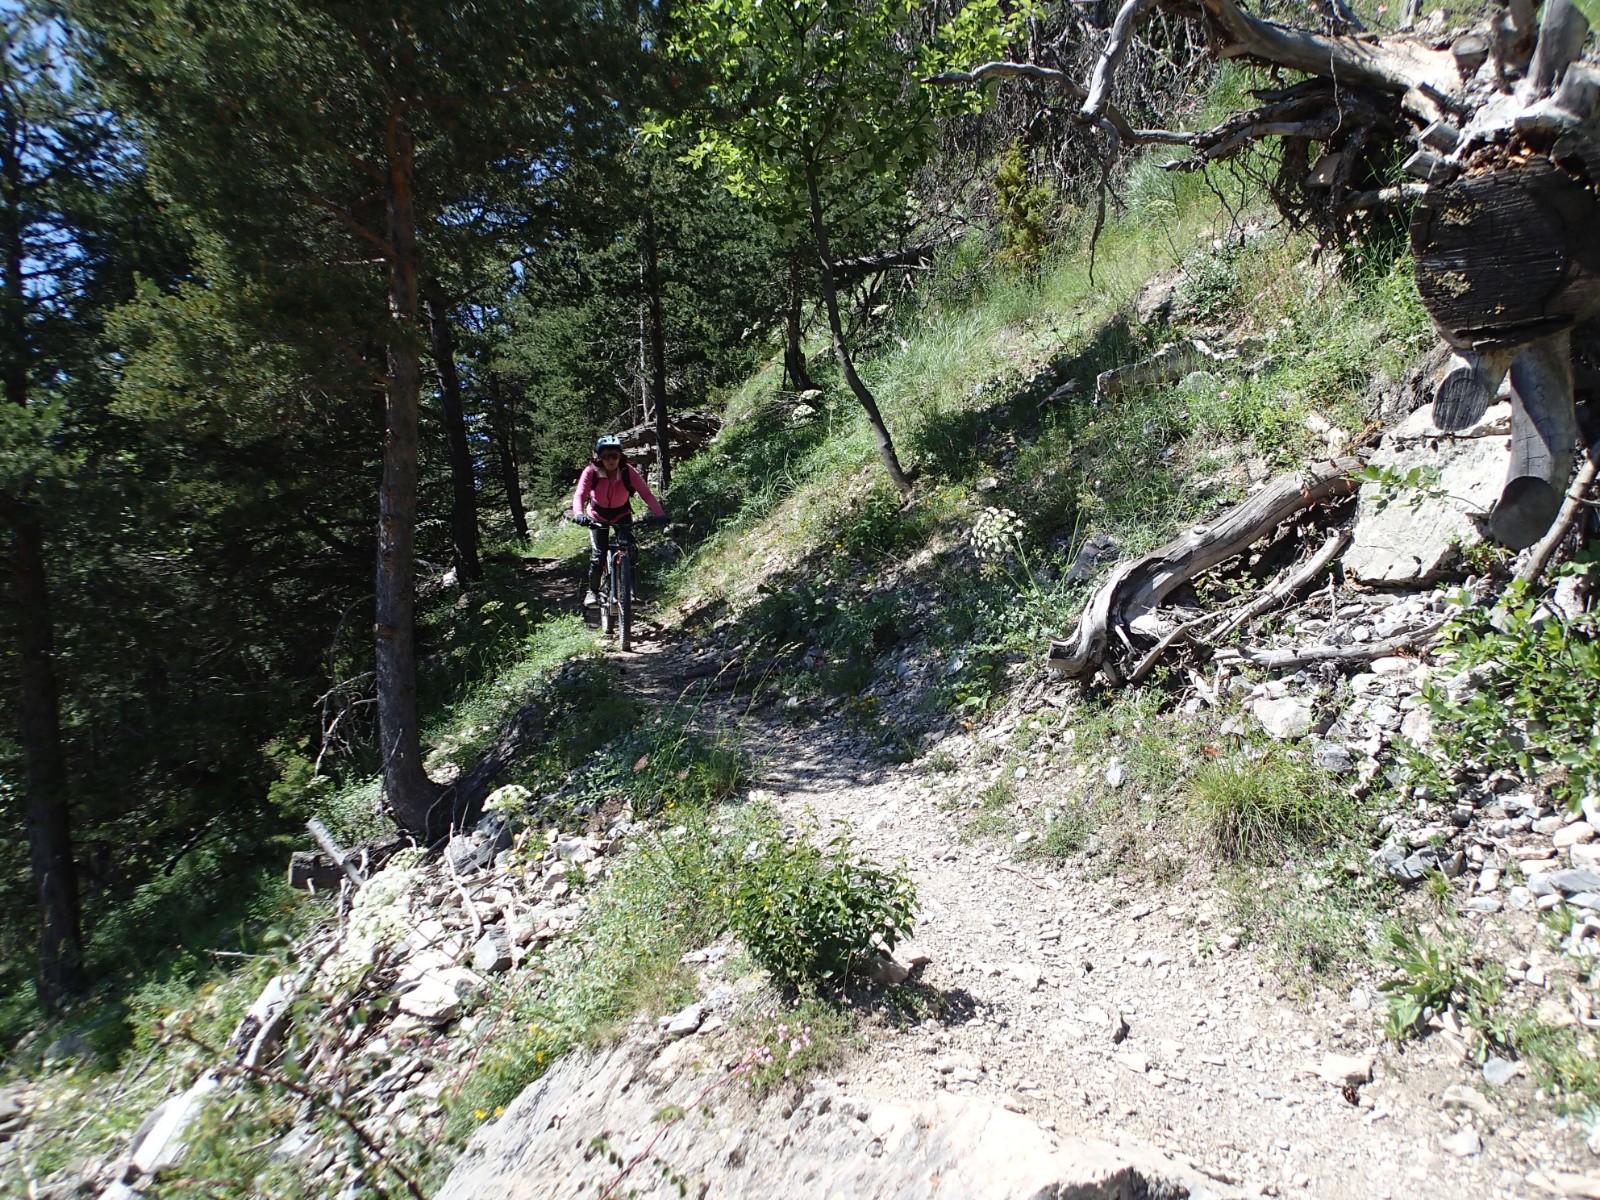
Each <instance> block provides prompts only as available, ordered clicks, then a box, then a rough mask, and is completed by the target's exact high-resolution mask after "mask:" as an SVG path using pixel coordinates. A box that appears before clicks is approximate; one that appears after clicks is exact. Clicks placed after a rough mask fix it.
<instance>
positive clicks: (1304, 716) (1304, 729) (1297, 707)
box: [1250, 696, 1311, 741]
mask: <svg viewBox="0 0 1600 1200" xmlns="http://www.w3.org/2000/svg"><path fill="white" fill-rule="evenodd" d="M1250 711H1251V712H1252V713H1253V714H1254V716H1255V719H1256V720H1257V721H1259V722H1261V727H1262V728H1263V729H1265V730H1266V731H1267V733H1268V734H1270V735H1271V736H1272V737H1275V738H1277V739H1278V740H1279V741H1293V740H1295V739H1296V738H1302V737H1304V736H1305V735H1306V734H1307V733H1309V732H1310V731H1311V705H1309V704H1308V703H1306V702H1305V701H1304V700H1297V699H1294V698H1293V697H1290V696H1285V697H1284V698H1283V699H1281V700H1270V699H1261V700H1257V701H1256V702H1255V703H1254V704H1252V705H1251V706H1250Z"/></svg>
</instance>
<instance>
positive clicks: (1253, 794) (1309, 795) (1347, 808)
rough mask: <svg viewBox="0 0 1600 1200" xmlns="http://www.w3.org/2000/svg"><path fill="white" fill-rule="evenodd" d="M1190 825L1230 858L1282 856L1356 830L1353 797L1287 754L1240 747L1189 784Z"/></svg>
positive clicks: (1187, 815)
mask: <svg viewBox="0 0 1600 1200" xmlns="http://www.w3.org/2000/svg"><path fill="white" fill-rule="evenodd" d="M1184 800H1185V810H1184V812H1185V823H1186V825H1187V826H1188V828H1189V830H1190V831H1191V832H1192V833H1193V834H1194V835H1195V837H1197V838H1198V839H1199V840H1200V841H1201V842H1202V843H1203V844H1204V845H1205V846H1206V847H1208V848H1209V849H1210V850H1211V851H1212V852H1213V853H1214V854H1216V855H1217V856H1218V857H1220V858H1222V859H1224V860H1226V861H1229V862H1245V861H1257V862H1259V861H1264V860H1278V859H1281V858H1282V857H1283V856H1284V855H1285V854H1286V853H1288V852H1289V851H1290V850H1293V849H1297V848H1299V849H1304V848H1314V847H1318V846H1324V845H1327V844H1329V843H1332V842H1337V841H1339V840H1341V839H1343V838H1346V837H1349V836H1351V835H1352V834H1354V833H1355V832H1356V831H1357V829H1358V827H1359V820H1358V815H1357V813H1356V811H1355V807H1354V805H1353V804H1352V803H1351V802H1350V800H1349V799H1348V797H1346V796H1345V795H1343V794H1342V793H1340V792H1337V791H1335V790H1334V789H1333V788H1331V787H1330V786H1328V784H1327V783H1326V781H1325V778H1324V777H1323V776H1322V775H1320V774H1319V773H1318V772H1317V771H1316V769H1315V768H1314V767H1312V766H1311V765H1310V764H1309V763H1306V762H1304V761H1302V760H1300V759H1298V758H1294V757H1291V756H1290V754H1289V753H1288V752H1277V751H1266V752H1264V753H1249V752H1243V753H1237V754H1233V755H1230V756H1228V757H1226V758H1219V759H1215V760H1211V761H1208V762H1206V763H1205V764H1204V765H1202V766H1200V767H1199V768H1198V769H1196V771H1195V772H1194V774H1193V775H1192V776H1191V777H1190V778H1189V781H1188V782H1187V783H1186V784H1185V786H1184Z"/></svg>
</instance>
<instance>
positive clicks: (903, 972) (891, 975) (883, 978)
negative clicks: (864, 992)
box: [869, 954, 911, 987]
mask: <svg viewBox="0 0 1600 1200" xmlns="http://www.w3.org/2000/svg"><path fill="white" fill-rule="evenodd" d="M869 976H870V978H871V979H872V982H873V983H879V984H884V985H886V986H888V987H899V986H900V985H901V984H902V983H904V982H905V981H906V980H907V979H910V978H911V968H910V967H908V966H906V965H905V964H904V963H901V962H898V961H896V960H895V959H894V958H892V957H891V956H889V955H887V954H879V955H878V956H877V957H876V958H875V959H873V960H872V969H871V971H870V972H869Z"/></svg>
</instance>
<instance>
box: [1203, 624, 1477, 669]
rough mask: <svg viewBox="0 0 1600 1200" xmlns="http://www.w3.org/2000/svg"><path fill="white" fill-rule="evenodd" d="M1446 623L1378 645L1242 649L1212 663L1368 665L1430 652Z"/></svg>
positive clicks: (1230, 650) (1229, 651) (1285, 666)
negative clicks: (1419, 652) (1397, 657)
mask: <svg viewBox="0 0 1600 1200" xmlns="http://www.w3.org/2000/svg"><path fill="white" fill-rule="evenodd" d="M1444 626H1445V622H1444V620H1443V619H1442V618H1441V619H1440V620H1438V621H1435V622H1433V623H1432V624H1431V625H1424V626H1423V627H1422V628H1421V629H1414V630H1412V631H1411V632H1410V633H1402V634H1397V635H1396V636H1394V637H1392V638H1385V639H1384V640H1383V641H1381V642H1359V643H1357V644H1356V645H1353V646H1329V645H1322V644H1317V645H1311V646H1285V647H1282V648H1281V649H1276V650H1268V649H1264V648H1263V649H1250V648H1249V647H1244V646H1241V647H1239V648H1238V649H1234V648H1232V647H1230V648H1228V649H1225V650H1218V651H1217V655H1216V657H1215V658H1214V659H1212V661H1213V662H1217V663H1236V662H1247V663H1249V664H1251V665H1252V666H1257V667H1265V668H1266V669H1267V670H1269V671H1292V670H1294V669H1295V668H1296V667H1308V666H1310V665H1312V664H1313V663H1340V664H1345V665H1348V664H1350V663H1364V662H1371V661H1372V660H1373V659H1375V658H1385V657H1387V656H1389V655H1392V654H1403V653H1406V652H1407V651H1418V650H1431V649H1432V648H1433V647H1434V646H1436V645H1438V643H1439V637H1438V635H1439V633H1440V631H1441V630H1443V629H1444Z"/></svg>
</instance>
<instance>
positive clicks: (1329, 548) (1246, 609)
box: [1128, 529, 1350, 686]
mask: <svg viewBox="0 0 1600 1200" xmlns="http://www.w3.org/2000/svg"><path fill="white" fill-rule="evenodd" d="M1349 542H1350V532H1349V531H1348V530H1345V529H1337V530H1334V531H1333V532H1331V533H1330V534H1329V535H1328V540H1327V541H1326V542H1324V543H1323V544H1322V548H1321V549H1320V550H1318V551H1317V552H1316V553H1315V554H1313V555H1312V556H1311V557H1310V558H1308V559H1306V561H1305V562H1303V563H1301V564H1300V565H1299V566H1297V567H1294V568H1292V569H1290V570H1289V571H1286V572H1285V573H1284V574H1282V575H1280V576H1279V577H1278V578H1277V579H1275V580H1273V582H1272V584H1271V586H1270V587H1268V588H1266V589H1265V590H1263V591H1262V592H1261V593H1260V594H1259V595H1257V596H1255V597H1254V598H1252V599H1251V600H1250V602H1249V603H1248V604H1243V605H1239V606H1238V607H1236V608H1229V609H1224V610H1222V611H1221V612H1210V613H1203V614H1202V615H1200V616H1198V617H1195V618H1194V619H1193V620H1190V621H1185V622H1184V623H1183V624H1182V625H1179V626H1178V627H1177V628H1176V629H1174V630H1173V631H1172V632H1171V633H1169V634H1167V636H1166V637H1164V638H1162V639H1161V640H1160V641H1159V642H1157V643H1156V644H1155V647H1154V648H1153V649H1152V650H1151V651H1150V653H1148V654H1146V655H1145V656H1144V657H1143V658H1142V659H1140V660H1139V664H1138V665H1137V666H1136V667H1134V668H1133V670H1132V671H1130V672H1129V673H1128V684H1129V685H1130V686H1131V685H1133V684H1135V683H1138V682H1139V681H1140V680H1142V679H1143V678H1144V677H1145V676H1146V675H1148V674H1149V673H1150V671H1151V670H1152V669H1153V668H1154V667H1155V665H1156V662H1157V661H1158V660H1159V659H1160V658H1161V656H1162V655H1163V654H1165V653H1166V652H1167V651H1168V650H1169V649H1171V648H1172V646H1173V645H1174V643H1176V642H1178V641H1180V640H1182V641H1188V640H1191V639H1192V638H1193V636H1194V634H1195V632H1196V630H1198V629H1199V628H1200V627H1202V626H1204V625H1207V624H1209V623H1210V622H1212V621H1215V620H1217V619H1218V618H1219V617H1220V618H1222V619H1223V623H1222V624H1221V625H1219V626H1218V627H1217V628H1216V629H1213V630H1211V631H1210V632H1209V633H1208V634H1207V635H1206V636H1207V638H1208V639H1210V640H1211V641H1219V640H1220V639H1222V638H1224V637H1226V636H1227V635H1228V634H1230V633H1232V632H1233V631H1234V630H1235V629H1237V628H1239V626H1241V625H1243V624H1244V623H1245V622H1246V621H1253V620H1254V619H1255V618H1256V617H1259V616H1260V615H1261V614H1262V613H1264V612H1266V611H1267V609H1269V608H1271V607H1272V606H1273V605H1275V604H1279V603H1281V602H1282V601H1284V600H1286V599H1288V598H1289V597H1290V596H1292V595H1294V594H1295V593H1296V592H1298V591H1299V590H1300V589H1301V588H1303V587H1305V585H1306V584H1308V583H1310V582H1311V581H1312V580H1313V579H1315V578H1316V577H1317V576H1318V575H1321V574H1322V572H1323V571H1325V570H1327V567H1328V564H1329V563H1331V562H1332V561H1333V560H1334V559H1335V558H1337V557H1338V556H1339V554H1340V552H1341V551H1343V550H1344V548H1345V546H1347V545H1348V544H1349Z"/></svg>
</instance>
